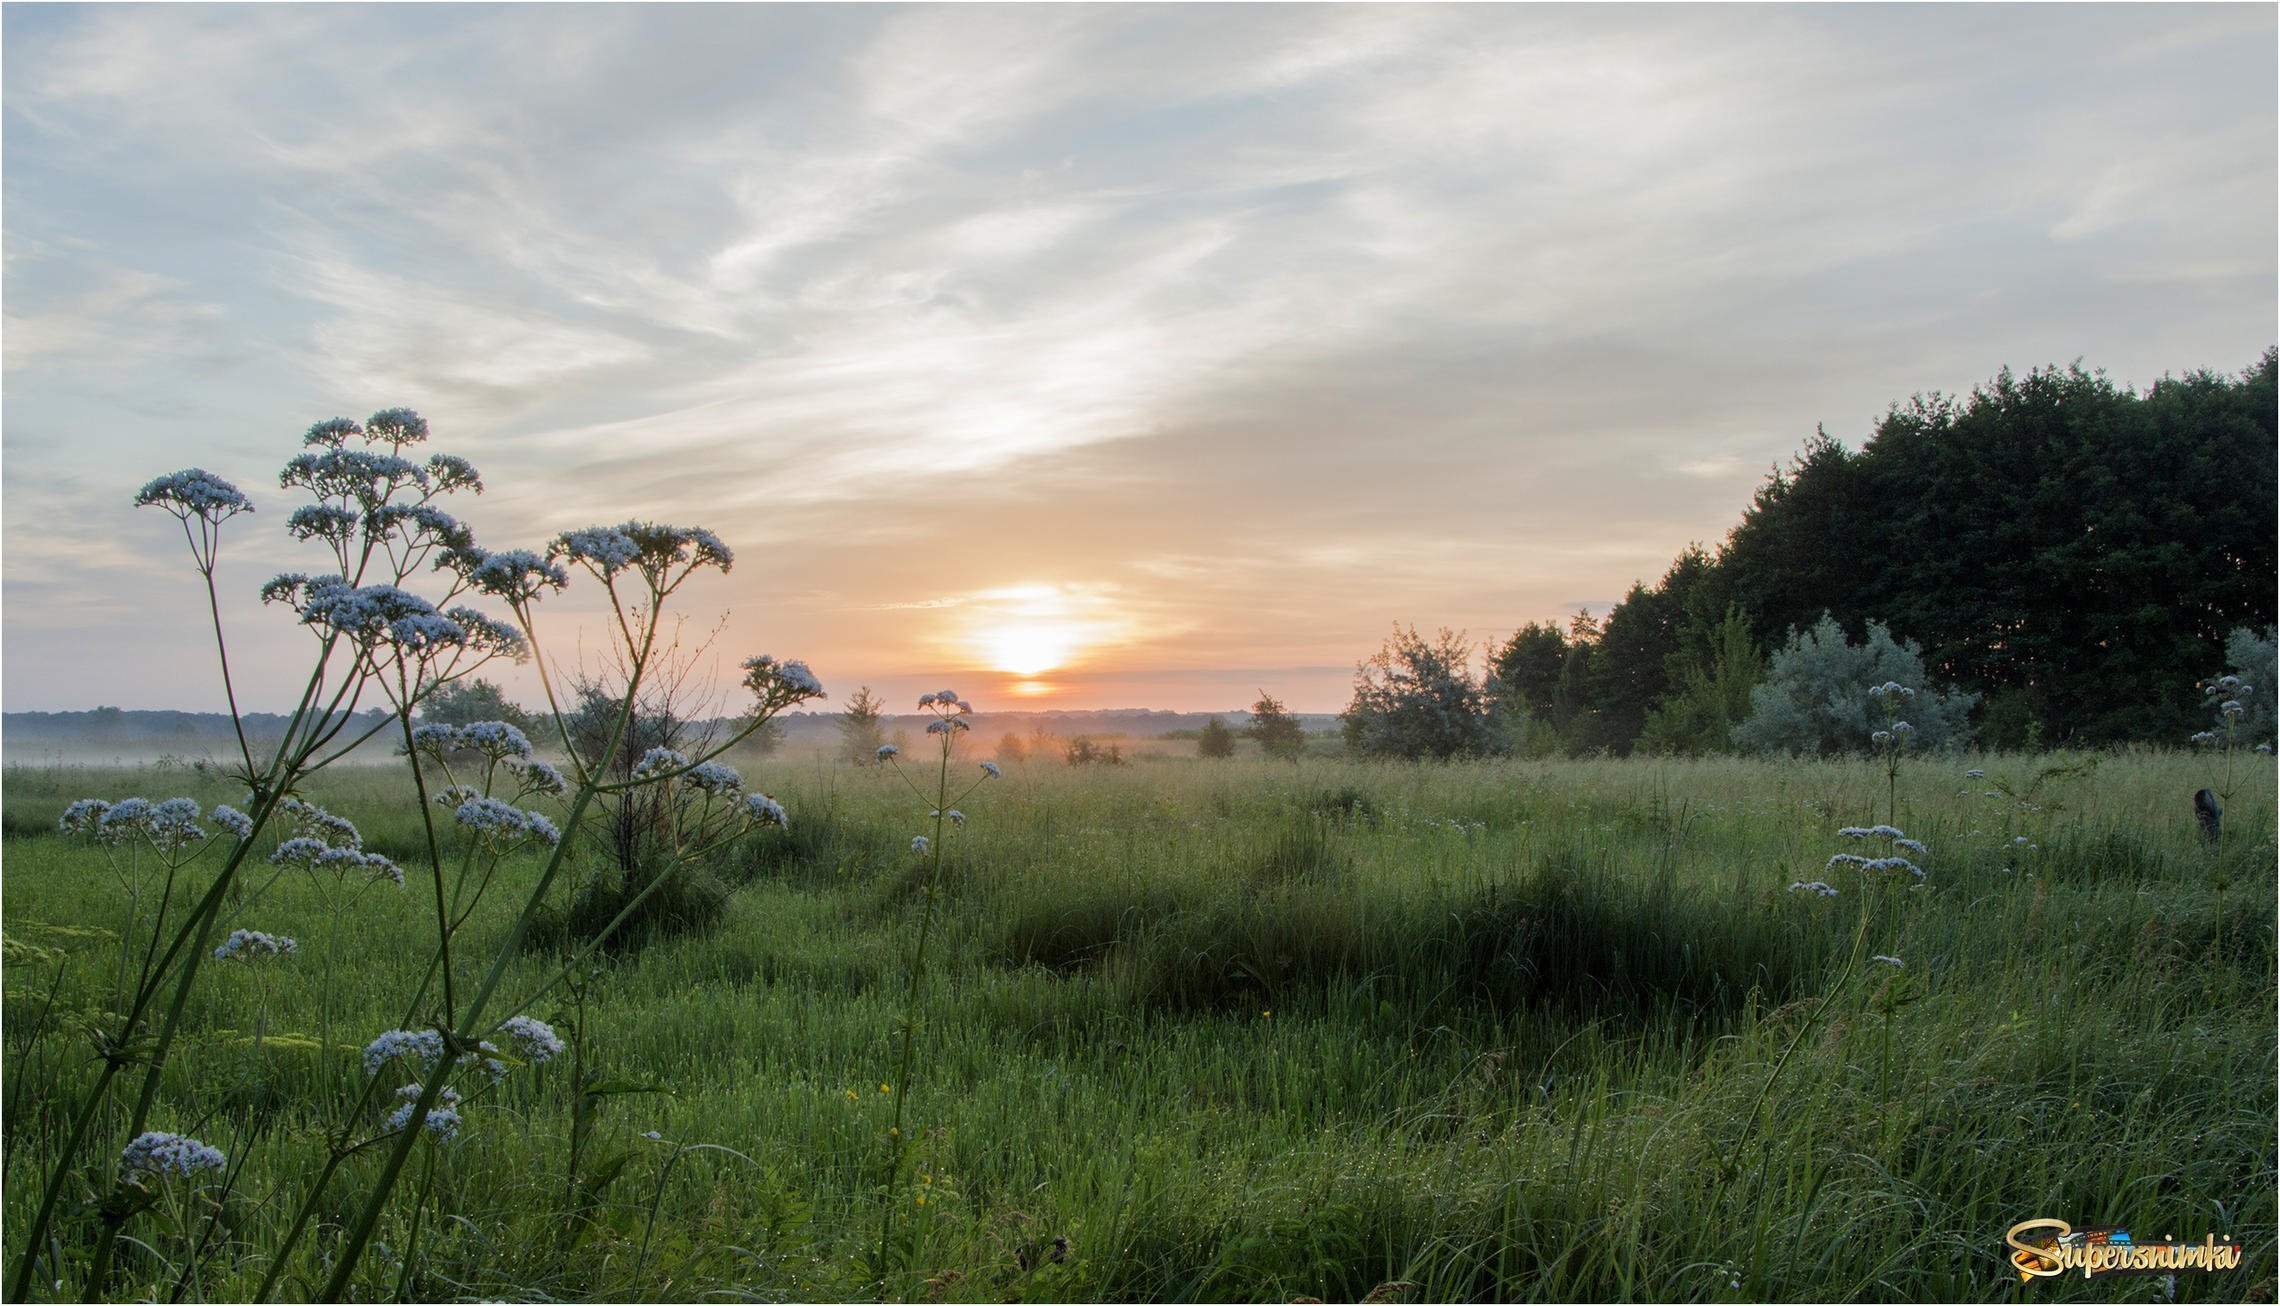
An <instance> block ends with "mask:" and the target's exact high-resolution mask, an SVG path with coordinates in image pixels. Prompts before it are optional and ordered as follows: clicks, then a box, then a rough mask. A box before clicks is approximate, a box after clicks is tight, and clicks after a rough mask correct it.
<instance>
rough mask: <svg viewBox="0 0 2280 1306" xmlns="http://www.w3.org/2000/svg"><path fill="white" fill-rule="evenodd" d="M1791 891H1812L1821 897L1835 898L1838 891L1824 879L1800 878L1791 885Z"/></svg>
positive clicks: (1811, 892)
mask: <svg viewBox="0 0 2280 1306" xmlns="http://www.w3.org/2000/svg"><path fill="white" fill-rule="evenodd" d="M1789 891H1790V892H1791V893H1810V894H1812V895H1814V896H1815V897H1819V898H1834V897H1836V896H1837V891H1836V890H1835V889H1832V888H1830V887H1829V885H1828V883H1827V882H1826V881H1823V880H1798V881H1796V882H1795V883H1793V884H1791V885H1790V886H1789Z"/></svg>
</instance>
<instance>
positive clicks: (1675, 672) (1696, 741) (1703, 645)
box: [1639, 604, 1882, 757]
mask: <svg viewBox="0 0 2280 1306" xmlns="http://www.w3.org/2000/svg"><path fill="white" fill-rule="evenodd" d="M1687 642H1688V643H1689V644H1690V645H1694V644H1697V643H1698V644H1699V647H1687V648H1682V649H1681V650H1680V651H1679V652H1677V653H1674V654H1672V655H1671V660H1672V662H1673V664H1674V665H1673V667H1672V668H1671V672H1670V679H1671V681H1672V683H1673V684H1674V685H1676V686H1677V688H1676V689H1674V690H1673V691H1672V692H1671V694H1670V695H1669V696H1668V697H1666V698H1664V699H1663V700H1662V702H1660V703H1659V704H1657V705H1656V706H1655V709H1654V711H1652V712H1651V713H1649V714H1648V716H1647V724H1646V728H1645V729H1644V730H1643V731H1642V732H1641V733H1640V735H1639V747H1641V748H1643V749H1645V750H1646V751H1647V752H1650V753H1676V754H1680V755H1682V756H1686V757H1699V756H1701V755H1702V754H1704V753H1719V752H1724V751H1725V750H1726V749H1727V748H1729V747H1730V746H1731V745H1732V742H1733V730H1734V727H1735V726H1737V725H1740V724H1741V723H1742V722H1743V721H1744V720H1746V719H1748V717H1749V714H1750V692H1751V691H1752V690H1754V689H1755V688H1757V684H1758V682H1759V681H1760V680H1762V679H1764V678H1765V655H1764V654H1762V653H1760V652H1758V647H1757V644H1756V642H1755V641H1753V640H1751V638H1750V622H1749V617H1748V616H1747V615H1745V614H1744V613H1743V612H1742V610H1741V608H1740V607H1738V606H1736V605H1733V604H1728V605H1727V607H1726V616H1725V619H1724V620H1722V621H1720V622H1719V623H1718V624H1717V626H1715V627H1714V628H1713V629H1711V630H1710V631H1709V632H1708V633H1707V634H1706V635H1705V636H1703V637H1702V638H1701V639H1700V640H1699V641H1697V640H1696V639H1694V638H1693V636H1692V633H1691V632H1690V634H1689V639H1688V641H1687ZM1878 683H1880V684H1881V683H1882V682H1881V681H1880V682H1878Z"/></svg>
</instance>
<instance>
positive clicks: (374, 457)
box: [277, 449, 434, 505]
mask: <svg viewBox="0 0 2280 1306" xmlns="http://www.w3.org/2000/svg"><path fill="white" fill-rule="evenodd" d="M277 483H278V485H280V486H282V487H284V488H286V489H291V488H292V487H294V486H300V487H301V488H303V489H305V490H307V491H308V492H309V493H310V494H312V495H314V496H316V497H317V498H319V499H343V500H347V499H353V500H355V501H356V502H358V503H362V504H367V505H376V504H381V503H385V502H387V501H388V499H389V498H390V497H391V496H393V495H394V494H395V493H396V491H397V490H399V489H410V488H417V489H418V490H419V491H420V492H421V493H422V494H426V493H427V492H428V491H429V490H431V489H432V488H433V486H434V478H432V477H430V476H429V475H428V473H427V470H426V469H425V468H423V467H421V466H420V465H419V464H418V463H414V462H410V461H407V460H406V459H403V458H399V457H397V456H396V455H394V454H385V453H372V452H370V451H368V450H364V449H326V450H325V451H324V452H322V453H304V454H300V455H298V456H296V457H295V458H294V459H293V460H292V461H291V462H289V463H286V464H285V470H283V471H281V472H279V473H278V474H277Z"/></svg>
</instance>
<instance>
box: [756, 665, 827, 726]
mask: <svg viewBox="0 0 2280 1306" xmlns="http://www.w3.org/2000/svg"><path fill="white" fill-rule="evenodd" d="M744 687H745V688H746V689H749V690H751V691H752V694H753V697H755V698H757V699H759V700H760V711H762V712H767V713H774V712H780V711H782V710H784V709H785V708H787V707H790V706H792V705H793V704H795V703H805V702H807V701H808V700H809V699H811V698H821V697H823V682H822V681H820V680H817V679H816V678H815V673H814V672H812V671H809V670H808V665H807V663H805V662H801V661H798V660H796V659H795V660H793V661H790V662H778V661H777V660H776V659H774V658H772V657H770V656H768V655H767V654H765V653H762V654H760V655H759V656H758V657H749V658H746V659H744Z"/></svg>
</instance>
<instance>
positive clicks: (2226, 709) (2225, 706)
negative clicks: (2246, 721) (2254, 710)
mask: <svg viewBox="0 0 2280 1306" xmlns="http://www.w3.org/2000/svg"><path fill="white" fill-rule="evenodd" d="M2217 710H2218V711H2220V712H2222V713H2224V714H2225V715H2226V716H2230V717H2237V716H2240V715H2242V714H2243V713H2245V712H2247V711H2248V708H2247V707H2246V706H2244V705H2243V704H2242V703H2241V701H2240V700H2239V699H2237V698H2228V699H2226V700H2225V701H2224V702H2223V703H2221V704H2219V705H2218V707H2217Z"/></svg>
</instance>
